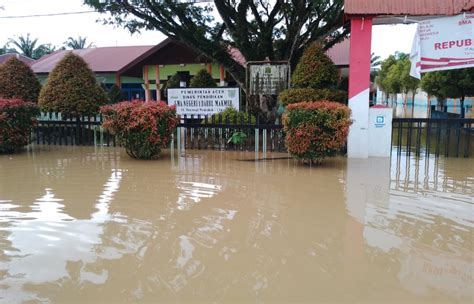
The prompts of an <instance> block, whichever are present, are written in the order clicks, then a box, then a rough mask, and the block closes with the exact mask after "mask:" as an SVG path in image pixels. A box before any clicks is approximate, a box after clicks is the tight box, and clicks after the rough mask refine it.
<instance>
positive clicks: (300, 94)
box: [279, 43, 347, 105]
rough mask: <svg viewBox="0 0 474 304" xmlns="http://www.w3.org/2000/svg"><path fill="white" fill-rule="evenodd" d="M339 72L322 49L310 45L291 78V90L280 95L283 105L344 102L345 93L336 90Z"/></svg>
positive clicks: (345, 98)
mask: <svg viewBox="0 0 474 304" xmlns="http://www.w3.org/2000/svg"><path fill="white" fill-rule="evenodd" d="M338 83H339V71H338V70H337V68H336V66H335V65H334V63H333V62H332V60H331V59H330V58H329V57H328V56H327V55H326V54H325V52H324V49H323V48H322V47H321V46H319V45H317V44H316V43H314V44H312V45H310V46H309V47H308V48H307V49H306V50H305V52H304V53H303V56H301V59H300V61H299V62H298V65H297V66H296V69H295V71H294V73H293V75H292V77H291V86H292V87H291V88H290V89H287V90H285V91H283V92H281V93H280V95H279V98H280V101H281V102H282V104H283V105H287V104H290V103H297V102H301V101H319V100H330V101H338V102H345V101H346V100H347V92H343V91H340V90H338V89H337V87H338Z"/></svg>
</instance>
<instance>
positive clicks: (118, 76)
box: [115, 73, 122, 88]
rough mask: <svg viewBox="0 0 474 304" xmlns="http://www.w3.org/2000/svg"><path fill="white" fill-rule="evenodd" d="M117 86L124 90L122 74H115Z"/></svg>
mask: <svg viewBox="0 0 474 304" xmlns="http://www.w3.org/2000/svg"><path fill="white" fill-rule="evenodd" d="M115 85H116V86H117V87H119V88H122V82H121V80H120V74H118V73H117V74H115Z"/></svg>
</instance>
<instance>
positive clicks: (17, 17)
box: [0, 11, 96, 19]
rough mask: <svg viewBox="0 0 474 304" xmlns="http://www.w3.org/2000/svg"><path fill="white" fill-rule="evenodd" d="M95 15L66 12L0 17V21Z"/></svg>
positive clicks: (83, 12)
mask: <svg viewBox="0 0 474 304" xmlns="http://www.w3.org/2000/svg"><path fill="white" fill-rule="evenodd" d="M89 13H96V11H82V12H67V13H51V14H37V15H21V16H0V19H19V18H35V17H54V16H64V15H78V14H89Z"/></svg>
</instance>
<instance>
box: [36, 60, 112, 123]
mask: <svg viewBox="0 0 474 304" xmlns="http://www.w3.org/2000/svg"><path fill="white" fill-rule="evenodd" d="M106 102H107V95H106V93H105V92H104V90H103V89H102V88H101V87H100V85H99V84H98V83H97V80H96V78H95V75H94V72H92V70H91V69H90V68H89V66H88V65H87V63H86V62H85V61H84V60H83V59H82V58H81V57H79V56H77V55H75V54H74V53H72V52H69V53H68V54H67V55H65V56H64V58H63V59H61V60H60V61H59V62H58V64H57V65H56V66H55V67H54V69H53V70H52V71H51V73H50V74H49V76H48V80H47V82H46V84H45V85H44V87H43V89H42V90H41V93H40V96H39V105H40V108H41V110H42V111H44V112H60V113H63V114H66V115H73V116H75V115H92V114H96V113H97V112H98V111H99V107H100V106H101V105H104V104H105V103H106Z"/></svg>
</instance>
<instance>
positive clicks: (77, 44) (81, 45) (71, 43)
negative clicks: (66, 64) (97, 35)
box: [64, 36, 95, 50]
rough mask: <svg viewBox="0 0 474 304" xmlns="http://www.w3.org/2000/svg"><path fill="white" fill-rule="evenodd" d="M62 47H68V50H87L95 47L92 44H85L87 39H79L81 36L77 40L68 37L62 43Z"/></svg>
mask: <svg viewBox="0 0 474 304" xmlns="http://www.w3.org/2000/svg"><path fill="white" fill-rule="evenodd" d="M64 45H65V46H66V47H69V48H71V49H73V50H78V49H88V48H91V47H95V45H94V43H93V42H91V43H89V44H87V37H81V36H78V37H77V39H75V38H72V37H69V38H68V39H67V40H66V41H65V42H64Z"/></svg>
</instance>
